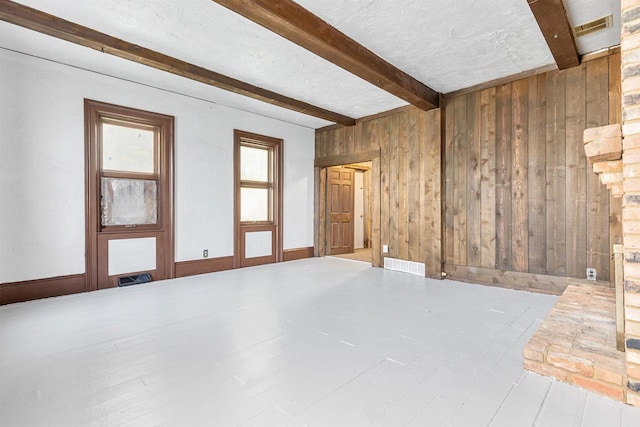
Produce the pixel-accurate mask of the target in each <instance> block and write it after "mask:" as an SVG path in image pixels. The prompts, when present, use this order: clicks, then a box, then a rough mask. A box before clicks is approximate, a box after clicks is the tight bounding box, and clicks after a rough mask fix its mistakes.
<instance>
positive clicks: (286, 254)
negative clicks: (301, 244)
mask: <svg viewBox="0 0 640 427" xmlns="http://www.w3.org/2000/svg"><path fill="white" fill-rule="evenodd" d="M304 258H313V246H309V247H306V248H295V249H285V250H284V251H282V261H295V260H297V259H304Z"/></svg>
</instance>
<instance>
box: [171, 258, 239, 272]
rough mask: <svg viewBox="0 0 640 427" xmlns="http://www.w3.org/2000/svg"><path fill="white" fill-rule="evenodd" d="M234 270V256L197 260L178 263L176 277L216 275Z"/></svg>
mask: <svg viewBox="0 0 640 427" xmlns="http://www.w3.org/2000/svg"><path fill="white" fill-rule="evenodd" d="M232 268H233V257H232V256H226V257H220V258H205V259H197V260H193V261H181V262H176V277H185V276H193V275H196V274H205V273H214V272H216V271H224V270H231V269H232Z"/></svg>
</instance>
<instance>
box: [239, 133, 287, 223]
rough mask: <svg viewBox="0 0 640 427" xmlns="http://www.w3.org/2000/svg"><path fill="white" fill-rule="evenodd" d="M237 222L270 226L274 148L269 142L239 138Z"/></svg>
mask: <svg viewBox="0 0 640 427" xmlns="http://www.w3.org/2000/svg"><path fill="white" fill-rule="evenodd" d="M238 143H239V147H238V151H239V154H240V159H239V163H240V180H239V187H240V222H241V223H242V224H273V222H274V218H275V217H276V214H277V212H276V206H275V204H274V200H275V198H276V197H277V194H276V187H275V184H276V176H277V168H278V165H277V162H276V158H277V156H276V148H277V147H276V145H275V144H274V143H272V142H270V141H265V140H256V139H251V138H248V137H246V136H240V137H239V141H238Z"/></svg>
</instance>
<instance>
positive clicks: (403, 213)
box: [316, 107, 442, 278]
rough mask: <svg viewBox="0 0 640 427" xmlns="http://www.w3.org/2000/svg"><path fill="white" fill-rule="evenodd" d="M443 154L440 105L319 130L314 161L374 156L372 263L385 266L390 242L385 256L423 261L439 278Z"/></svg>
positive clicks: (320, 234)
mask: <svg viewBox="0 0 640 427" xmlns="http://www.w3.org/2000/svg"><path fill="white" fill-rule="evenodd" d="M440 152H441V147H440V110H438V109H436V110H431V111H428V112H425V111H422V110H419V109H417V108H415V107H407V108H402V109H400V110H397V111H395V112H392V113H390V114H387V115H383V116H380V117H376V118H371V119H368V120H363V121H359V122H358V123H357V124H356V126H352V127H341V126H340V127H338V126H336V127H331V128H329V129H324V130H319V131H318V132H317V133H316V164H322V165H327V164H328V163H335V164H341V163H340V162H342V161H343V160H348V161H346V162H344V163H351V162H353V161H365V160H373V163H372V170H371V174H372V180H371V182H372V192H374V194H373V195H372V202H371V206H372V237H371V238H372V242H371V243H372V247H373V249H374V255H373V257H374V265H380V264H381V255H382V254H381V245H383V244H386V245H389V253H388V254H385V256H389V257H393V258H400V259H404V260H410V261H416V262H425V263H426V270H427V276H430V277H437V278H440V274H441V271H442V260H441V254H442V250H441V234H442V233H441V218H440V217H441V204H442V201H441V195H440V193H441V181H440V180H441V176H442V175H441V160H440V159H441V155H440ZM367 157H373V158H371V159H370V158H367ZM317 169H318V170H317V171H316V176H317V186H316V192H317V194H319V197H318V199H317V200H316V218H322V217H323V215H324V214H323V207H324V203H323V199H324V193H323V188H324V185H325V184H324V183H323V169H322V168H317ZM376 177H377V179H376ZM318 192H319V193H318ZM376 195H377V197H376ZM319 222H320V224H317V227H316V244H318V243H319V242H320V245H319V247H318V248H317V249H316V251H317V253H318V255H322V254H323V253H324V251H323V247H322V246H323V245H322V244H321V242H323V241H324V231H323V227H322V224H321V223H322V221H319ZM316 223H318V221H316Z"/></svg>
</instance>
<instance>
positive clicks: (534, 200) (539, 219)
mask: <svg viewBox="0 0 640 427" xmlns="http://www.w3.org/2000/svg"><path fill="white" fill-rule="evenodd" d="M546 81H547V80H546V75H545V74H542V75H539V76H536V77H531V78H530V79H529V156H528V163H529V164H528V180H529V254H528V255H529V272H530V273H537V274H546V273H547V254H546V251H547V244H546V243H547V232H546V229H547V228H546V224H547V214H546V174H547V171H546V123H547V113H546V108H547V105H546V104H547V102H546V99H547V97H546V90H547V88H546Z"/></svg>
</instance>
